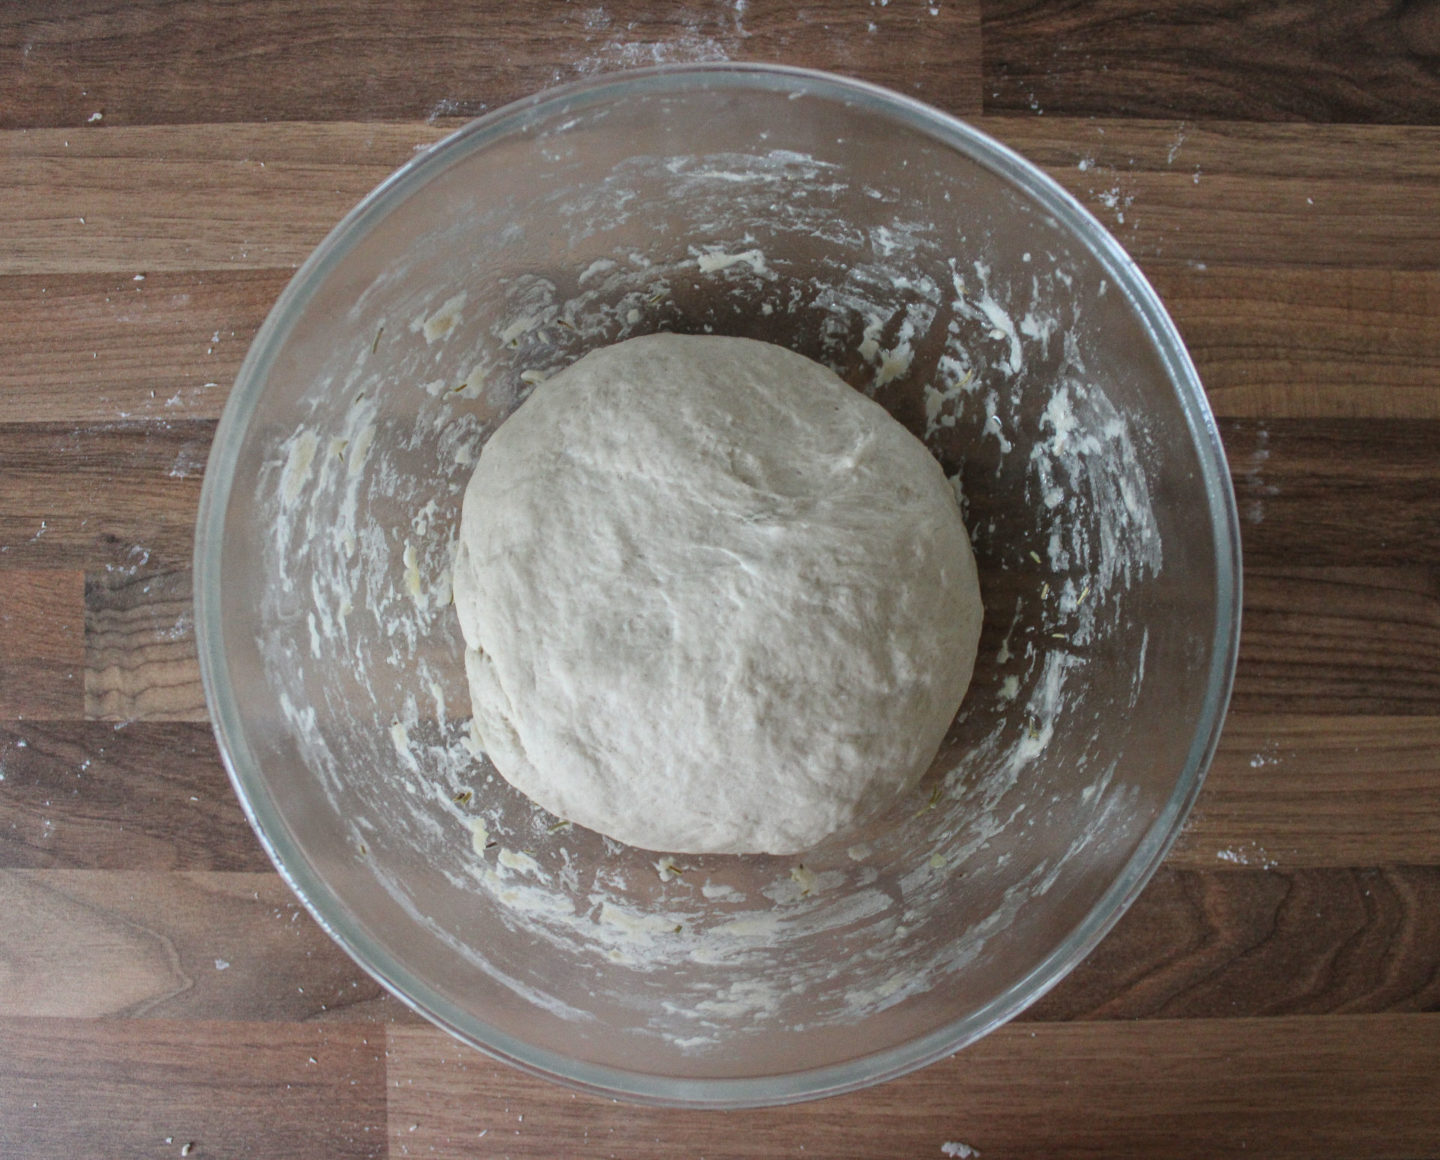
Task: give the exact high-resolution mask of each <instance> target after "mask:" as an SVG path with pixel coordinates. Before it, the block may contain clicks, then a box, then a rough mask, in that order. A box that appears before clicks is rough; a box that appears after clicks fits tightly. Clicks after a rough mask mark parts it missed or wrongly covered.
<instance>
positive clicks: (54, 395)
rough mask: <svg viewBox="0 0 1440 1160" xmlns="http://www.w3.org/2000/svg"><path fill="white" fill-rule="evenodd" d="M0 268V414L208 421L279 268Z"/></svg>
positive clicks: (281, 279)
mask: <svg viewBox="0 0 1440 1160" xmlns="http://www.w3.org/2000/svg"><path fill="white" fill-rule="evenodd" d="M137 273H138V277H139V280H138V281H137V275H136V274H119V275H117V274H94V275H88V276H65V275H49V274H44V275H40V274H37V275H32V276H23V275H22V276H19V277H13V278H0V315H3V316H4V317H5V319H6V320H7V326H6V327H5V328H4V331H3V333H0V423H23V422H35V421H41V422H50V423H82V422H95V423H109V422H116V421H123V420H127V419H147V420H157V421H162V422H171V421H174V420H176V419H218V418H219V417H220V411H221V409H222V408H223V407H224V405H225V399H226V396H227V395H228V394H229V390H230V384H231V382H232V381H233V380H234V377H235V372H236V371H237V370H238V369H239V367H240V360H241V358H243V357H244V354H245V351H246V349H247V348H248V347H249V345H250V340H251V339H252V338H254V336H255V331H256V330H257V329H258V328H259V326H260V323H261V321H263V319H264V317H265V315H266V313H268V311H269V309H270V307H271V305H272V304H273V303H274V301H275V298H276V297H277V296H278V295H279V293H280V291H281V290H282V289H283V288H284V286H285V283H286V282H287V281H288V280H289V271H278V270H263V271H252V270H242V271H216V272H206V271H195V272H187V273H181V274H174V273H161V274H144V273H139V272H137Z"/></svg>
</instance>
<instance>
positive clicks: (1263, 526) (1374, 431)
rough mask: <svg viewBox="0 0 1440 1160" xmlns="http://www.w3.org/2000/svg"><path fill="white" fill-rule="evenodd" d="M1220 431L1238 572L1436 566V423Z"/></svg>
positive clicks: (1439, 460)
mask: <svg viewBox="0 0 1440 1160" xmlns="http://www.w3.org/2000/svg"><path fill="white" fill-rule="evenodd" d="M1220 434H1221V438H1222V439H1223V440H1224V443H1225V453H1226V455H1227V456H1228V457H1229V461H1230V473H1231V477H1232V479H1233V481H1234V484H1235V499H1236V503H1237V504H1238V506H1239V513H1240V526H1241V542H1242V546H1243V549H1244V556H1245V567H1246V569H1247V570H1248V569H1250V568H1271V567H1279V568H1294V567H1327V566H1328V567H1404V568H1414V567H1425V568H1432V567H1434V566H1435V565H1436V564H1437V563H1440V503H1437V502H1436V497H1437V496H1440V456H1437V455H1436V454H1435V449H1436V448H1437V447H1440V424H1437V423H1433V422H1401V421H1395V420H1385V419H1366V420H1355V421H1344V420H1338V419H1327V420H1309V421H1302V420H1298V419H1278V420H1266V419H1229V420H1222V421H1221V423H1220ZM1378 512H1384V513H1385V518H1384V519H1377V518H1376V513H1378Z"/></svg>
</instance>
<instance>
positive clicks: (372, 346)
mask: <svg viewBox="0 0 1440 1160" xmlns="http://www.w3.org/2000/svg"><path fill="white" fill-rule="evenodd" d="M384 333H385V328H384V327H383V326H382V327H381V328H380V329H379V330H377V331H376V332H375V341H374V342H372V343H371V344H370V353H371V354H374V353H375V352H376V351H377V350H378V349H379V348H380V336H381V335H382V334H384Z"/></svg>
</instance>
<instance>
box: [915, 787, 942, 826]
mask: <svg viewBox="0 0 1440 1160" xmlns="http://www.w3.org/2000/svg"><path fill="white" fill-rule="evenodd" d="M943 793H944V787H943V786H941V785H940V784H939V783H938V782H937V783H936V784H935V786H934V787H933V788H932V789H931V790H930V800H929V801H928V802H926V803H925V804H924V805H923V806H921V807H920V808H919V809H918V810H917V811H916V812H915V816H916V817H917V818H919V817H923V816H924V815H925V814H928V813H929V812H930V811H931V810H933V809H934V808H935V807H936V806H938V805H939V804H940V796H941V794H943Z"/></svg>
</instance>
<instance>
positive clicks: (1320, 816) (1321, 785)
mask: <svg viewBox="0 0 1440 1160" xmlns="http://www.w3.org/2000/svg"><path fill="white" fill-rule="evenodd" d="M22 743H23V744H22ZM0 773H3V774H4V784H3V786H0V866H6V867H56V868H77V869H85V868H94V869H117V870H118V869H127V868H128V869H136V870H163V869H176V870H265V869H268V868H269V862H268V860H267V859H266V857H265V855H264V853H263V852H262V851H261V850H260V847H259V844H258V843H257V842H256V841H255V838H254V836H253V835H252V833H251V832H250V828H249V826H248V825H247V823H246V822H245V819H244V816H243V815H242V814H241V812H240V808H239V805H238V803H237V802H236V801H235V798H234V794H233V792H232V790H231V789H230V785H229V782H228V780H227V779H226V777H225V773H224V770H223V769H222V768H221V766H220V762H219V758H218V755H217V754H216V752H215V747H214V742H213V740H212V739H211V737H210V735H209V731H208V729H206V728H204V727H203V726H200V725H185V724H161V723H154V722H143V721H137V722H134V723H131V724H126V725H124V726H123V727H122V728H118V729H117V728H116V727H115V726H113V725H111V724H108V723H105V722H64V723H48V724H47V723H35V722H30V721H26V722H23V723H18V724H13V725H9V726H6V727H5V728H4V729H3V731H0ZM1272 863H1273V864H1275V865H1277V866H1279V867H1280V868H1283V869H1286V870H1290V869H1299V868H1305V867H1347V866H1382V865H1386V864H1390V863H1413V864H1416V865H1440V718H1434V717H1333V716H1322V717H1303V716H1301V717H1293V716H1292V717H1286V716H1268V715H1260V714H1240V713H1235V714H1231V716H1230V717H1229V718H1228V720H1227V722H1226V728H1225V732H1224V734H1223V735H1222V737H1221V741H1220V747H1219V751H1218V752H1217V754H1216V757H1215V763H1214V765H1213V766H1212V768H1211V770H1210V773H1209V775H1208V777H1207V779H1206V784H1205V788H1204V790H1203V792H1202V794H1201V797H1200V800H1199V802H1198V803H1197V805H1196V808H1195V810H1194V811H1193V812H1192V813H1191V815H1190V817H1189V819H1188V821H1187V824H1186V827H1185V829H1184V831H1183V832H1182V833H1181V835H1180V838H1179V840H1178V842H1177V844H1176V846H1175V848H1174V849H1173V850H1172V851H1171V853H1170V856H1169V859H1168V863H1167V864H1168V865H1170V866H1172V867H1176V868H1185V869H1197V870H1212V869H1215V870H1221V871H1223V870H1226V869H1227V868H1232V867H1243V866H1252V867H1254V866H1262V867H1263V866H1266V865H1269V864H1272Z"/></svg>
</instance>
